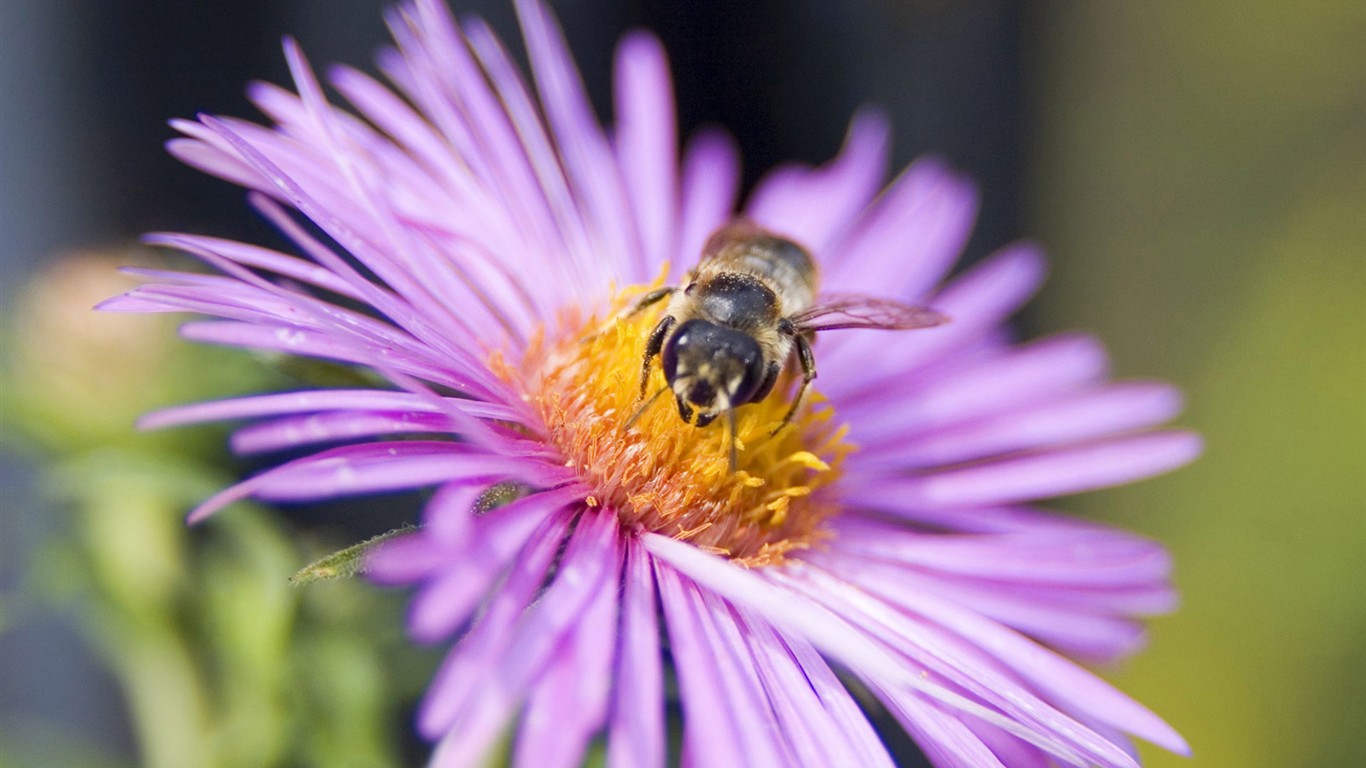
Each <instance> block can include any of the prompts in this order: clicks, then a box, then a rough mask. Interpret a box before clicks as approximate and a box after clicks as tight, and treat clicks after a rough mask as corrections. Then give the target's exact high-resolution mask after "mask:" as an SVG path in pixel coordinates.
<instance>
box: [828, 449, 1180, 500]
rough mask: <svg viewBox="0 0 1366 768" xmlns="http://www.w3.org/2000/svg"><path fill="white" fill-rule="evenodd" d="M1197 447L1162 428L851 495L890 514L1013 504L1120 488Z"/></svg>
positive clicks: (1166, 468)
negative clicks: (906, 511)
mask: <svg viewBox="0 0 1366 768" xmlns="http://www.w3.org/2000/svg"><path fill="white" fill-rule="evenodd" d="M1201 447H1202V446H1201V441H1200V438H1199V437H1198V436H1197V435H1195V434H1194V433H1191V432H1183V431H1178V430H1164V431H1160V432H1153V433H1148V434H1144V435H1138V436H1136V437H1127V438H1116V439H1112V440H1108V441H1105V442H1101V443H1096V444H1093V445H1085V446H1078V447H1074V448H1064V449H1058V450H1048V451H1044V452H1041V453H1037V454H1032V455H1025V456H1015V457H1011V458H1005V459H1000V460H997V461H992V462H988V463H983V464H977V465H974V466H970V467H966V468H963V469H952V470H941V471H936V472H932V473H928V474H925V475H922V476H918V477H912V478H905V479H893V480H887V481H886V482H883V483H881V484H880V485H878V486H877V487H876V488H870V487H867V486H866V485H865V486H863V487H859V488H857V490H855V491H853V492H852V493H851V494H850V496H851V499H854V500H855V501H856V503H858V504H860V505H864V506H869V507H875V508H879V509H888V511H892V512H896V511H897V510H898V509H906V508H909V509H911V510H914V509H917V508H933V507H971V506H990V505H997V504H1012V503H1015V502H1020V501H1029V500H1033V499H1044V498H1052V497H1054V496H1064V495H1067V494H1071V493H1081V492H1082V491H1090V490H1095V489H1098V488H1108V487H1111V486H1115V485H1123V484H1125V483H1132V482H1134V481H1136V480H1141V479H1143V478H1147V477H1152V476H1154V475H1160V474H1162V473H1164V472H1170V471H1171V470H1173V469H1176V468H1178V467H1181V466H1184V465H1186V464H1188V463H1190V462H1191V461H1193V460H1194V459H1195V457H1196V456H1198V455H1200V451H1201ZM850 484H851V485H858V484H857V483H854V482H851V483H850Z"/></svg>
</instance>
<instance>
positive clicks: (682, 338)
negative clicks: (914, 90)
mask: <svg viewBox="0 0 1366 768" xmlns="http://www.w3.org/2000/svg"><path fill="white" fill-rule="evenodd" d="M817 283H818V276H817V271H816V263H815V261H814V260H812V258H811V254H810V252H808V251H807V250H806V249H805V248H803V247H802V246H801V245H798V244H797V243H796V242H794V241H792V240H790V239H788V238H786V237H783V236H781V235H778V234H775V233H773V232H769V231H767V230H765V229H763V228H761V227H759V226H757V225H756V224H754V223H752V222H750V221H747V220H744V219H739V220H736V221H733V222H731V223H730V224H727V225H726V226H723V227H722V228H721V229H719V230H717V231H716V232H715V233H714V234H712V236H711V237H710V238H709V239H708V241H707V244H706V246H705V247H704V248H703V252H702V258H701V259H700V260H699V261H698V264H697V266H696V267H694V268H693V270H692V271H691V272H689V273H688V277H687V282H686V284H685V285H683V286H666V287H663V288H659V289H657V290H654V291H651V292H650V293H647V294H645V295H644V296H643V297H641V298H640V299H639V300H638V301H637V302H636V303H635V304H634V305H633V306H631V307H630V308H628V310H627V312H626V314H627V315H628V316H629V315H633V314H636V313H638V312H640V311H641V310H644V309H645V308H647V307H650V306H652V305H654V304H657V303H658V302H660V301H663V300H664V299H665V298H668V299H669V303H668V306H667V308H666V309H665V311H664V315H663V316H662V317H661V318H660V320H659V322H658V324H656V325H655V327H654V330H653V331H651V333H650V336H649V340H648V341H647V342H646V344H645V352H644V356H643V358H642V360H641V371H640V398H641V399H642V400H644V398H645V391H646V388H647V384H648V382H649V378H650V371H651V369H652V366H653V364H654V360H655V358H656V357H658V358H659V359H660V364H661V365H662V366H663V369H664V380H665V381H666V382H667V385H666V386H665V387H664V388H663V389H661V390H659V391H658V392H656V393H655V395H654V396H653V397H651V398H650V399H649V400H646V401H645V402H643V403H642V404H641V406H640V408H639V409H637V411H636V412H635V414H634V415H633V416H631V418H630V419H629V420H628V421H627V423H626V426H627V428H629V427H630V426H631V425H632V424H633V423H634V422H635V421H636V419H638V418H639V417H640V416H641V414H643V413H644V412H645V410H646V409H648V408H649V407H650V405H652V404H653V403H654V402H655V401H656V400H657V399H658V398H659V397H660V396H661V395H663V394H664V393H665V392H669V391H671V392H673V395H674V399H675V400H676V402H677V404H678V415H679V417H680V418H682V419H683V421H684V422H685V423H689V424H694V423H695V424H696V425H697V426H699V427H705V426H707V425H708V424H710V423H712V421H714V420H715V419H716V418H717V416H720V415H721V414H726V416H727V419H728V422H729V428H730V467H731V470H732V471H734V469H735V461H736V431H735V409H736V408H739V407H740V406H743V405H746V404H748V403H757V402H759V401H761V400H763V399H764V398H766V397H768V396H769V394H770V393H771V392H772V391H773V387H774V385H775V384H777V382H778V378H779V375H780V374H781V373H782V371H783V368H784V367H785V366H786V365H788V364H789V361H791V360H792V359H793V357H794V354H795V359H796V360H797V362H798V364H799V365H800V366H801V376H802V380H801V385H800V387H799V388H798V390H797V393H796V395H795V396H794V397H793V398H792V403H791V405H790V406H789V407H788V410H787V414H786V415H785V416H784V417H783V420H782V422H780V423H779V424H778V426H777V427H776V428H775V429H774V430H773V432H772V433H771V434H772V435H776V434H777V433H778V432H779V431H781V430H782V429H783V428H784V427H786V426H787V425H788V423H789V422H791V421H792V417H793V416H794V415H795V414H796V413H797V409H798V408H799V407H801V403H802V399H803V397H804V396H805V395H806V391H807V389H808V388H809V387H810V386H811V382H812V381H813V380H814V379H815V378H816V359H815V356H814V355H813V353H812V351H811V343H812V341H813V340H814V336H815V334H816V333H817V332H819V331H830V330H836V329H841V328H881V329H887V330H910V329H914V328H930V327H933V326H936V325H940V324H942V323H944V322H947V320H948V318H947V317H945V316H944V315H943V314H941V313H939V312H937V311H935V310H933V309H930V308H928V307H920V306H911V305H908V304H902V303H900V302H897V301H892V300H890V299H880V298H874V297H870V296H863V295H857V294H828V295H820V296H818V294H817Z"/></svg>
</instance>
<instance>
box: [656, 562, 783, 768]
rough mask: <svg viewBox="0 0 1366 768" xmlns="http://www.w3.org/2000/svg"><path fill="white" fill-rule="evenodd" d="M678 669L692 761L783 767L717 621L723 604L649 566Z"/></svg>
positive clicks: (749, 680)
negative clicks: (653, 575)
mask: <svg viewBox="0 0 1366 768" xmlns="http://www.w3.org/2000/svg"><path fill="white" fill-rule="evenodd" d="M655 575H656V579H657V581H658V584H659V596H660V602H661V603H662V604H663V606H664V616H665V619H666V621H667V622H668V626H669V647H670V649H671V650H672V652H673V657H674V665H675V667H676V669H677V670H678V685H679V691H680V699H681V701H682V704H683V714H684V717H685V722H686V726H685V729H684V732H683V740H684V743H685V744H686V745H687V746H686V749H687V751H688V753H689V754H690V755H691V756H692V758H693V760H694V761H695V762H696V763H697V764H699V765H708V766H717V767H718V768H724V766H751V765H773V766H777V765H787V764H790V763H791V756H790V755H789V754H787V753H786V752H785V751H784V744H783V743H782V742H781V741H780V739H779V736H778V728H777V724H776V723H774V722H772V720H771V719H770V717H771V716H770V713H769V709H768V702H767V701H766V700H765V697H764V695H763V691H762V690H761V688H760V686H759V683H758V681H757V680H756V679H754V677H753V675H752V674H747V673H746V670H745V669H744V668H743V667H742V664H741V662H740V660H739V659H737V658H736V657H735V651H736V650H738V649H737V648H735V647H734V646H733V645H731V644H729V643H727V642H726V641H725V639H723V636H722V635H721V634H720V632H721V630H720V629H719V627H718V626H717V625H718V624H720V623H723V622H728V621H730V617H729V615H728V612H727V613H726V615H724V616H718V615H717V613H718V612H724V611H726V609H725V606H724V604H721V603H719V601H718V602H717V603H709V602H707V601H706V599H705V597H704V595H703V594H702V593H700V592H699V590H698V588H697V586H696V585H694V584H692V583H690V582H688V581H687V580H685V579H682V578H680V577H679V576H678V574H677V573H676V572H674V571H673V569H671V568H667V567H660V568H656V570H655Z"/></svg>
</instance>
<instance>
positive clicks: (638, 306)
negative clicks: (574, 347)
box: [581, 285, 678, 344]
mask: <svg viewBox="0 0 1366 768" xmlns="http://www.w3.org/2000/svg"><path fill="white" fill-rule="evenodd" d="M676 290H678V289H677V288H675V287H674V286H672V285H667V286H665V287H663V288H656V289H654V290H653V291H650V292H649V293H647V294H645V295H644V296H641V297H640V298H639V299H636V302H635V303H634V304H632V305H631V306H629V307H627V308H626V309H623V310H621V311H620V312H618V313H616V314H615V315H612V316H611V317H609V318H607V320H606V321H605V322H603V324H602V325H600V326H598V329H597V330H596V331H593V332H592V333H590V334H588V335H587V336H585V337H583V339H582V340H581V342H582V343H585V344H586V343H588V342H590V341H592V340H593V339H596V338H597V337H599V336H601V335H602V334H604V333H606V332H607V330H608V329H609V328H611V327H612V326H614V325H616V324H617V323H619V322H621V321H622V320H625V319H627V318H629V317H635V316H636V315H638V314H640V313H641V312H642V311H644V310H646V309H648V308H649V307H651V306H653V305H655V304H658V303H659V302H660V300H662V299H664V298H667V297H668V296H670V295H671V294H673V292H674V291H676Z"/></svg>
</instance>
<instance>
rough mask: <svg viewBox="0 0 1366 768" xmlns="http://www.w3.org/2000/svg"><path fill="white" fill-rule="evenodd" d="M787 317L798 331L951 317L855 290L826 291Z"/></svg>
mask: <svg viewBox="0 0 1366 768" xmlns="http://www.w3.org/2000/svg"><path fill="white" fill-rule="evenodd" d="M788 319H789V320H791V321H792V324H793V325H795V326H796V328H797V331H798V332H799V333H806V332H808V331H833V330H838V329H841V328H881V329H883V330H888V331H908V330H912V329H914V328H933V327H934V326H936V325H943V324H944V323H947V322H948V321H949V318H948V315H945V314H944V313H942V312H940V311H938V310H935V309H931V308H929V307H920V306H915V305H913V304H903V303H901V302H899V301H893V300H891V299H880V298H877V297H874V296H863V295H861V294H856V293H833V294H826V295H823V296H821V297H820V300H819V301H818V302H817V303H816V305H815V306H813V307H810V308H808V309H804V310H802V311H801V312H798V313H796V314H794V315H792V316H791V317H790V318H788Z"/></svg>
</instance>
